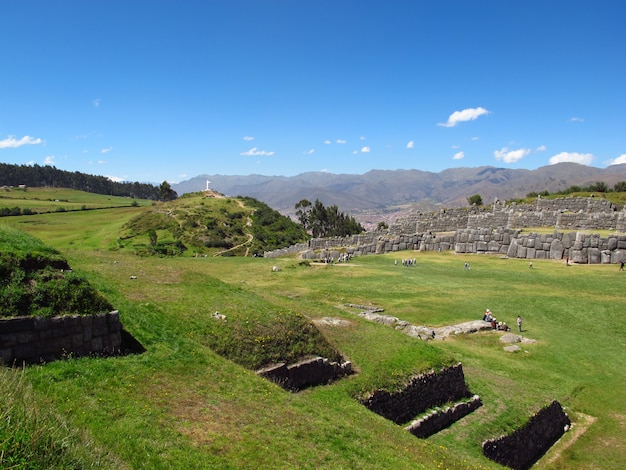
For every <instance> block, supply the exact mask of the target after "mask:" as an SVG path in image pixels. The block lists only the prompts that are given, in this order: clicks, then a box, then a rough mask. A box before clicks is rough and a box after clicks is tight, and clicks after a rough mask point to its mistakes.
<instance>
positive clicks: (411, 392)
mask: <svg viewBox="0 0 626 470" xmlns="http://www.w3.org/2000/svg"><path fill="white" fill-rule="evenodd" d="M470 396H471V395H470V393H469V390H468V389H467V386H466V385H465V376H464V375H463V367H462V365H461V364H460V363H459V364H456V365H455V366H452V367H448V368H446V369H443V370H441V371H440V372H431V373H428V374H422V375H419V376H417V377H414V378H413V380H411V382H410V383H409V384H408V385H407V386H406V387H405V388H404V389H403V390H401V391H399V392H388V391H386V390H377V391H375V392H373V393H372V394H371V395H370V396H369V397H368V398H366V399H364V400H362V402H361V403H363V405H365V407H367V408H368V409H369V410H371V411H373V412H374V413H377V414H379V415H381V416H383V417H385V418H387V419H389V420H391V421H393V422H394V423H396V424H402V423H406V422H408V421H409V420H411V419H412V418H414V417H415V416H417V415H419V414H420V413H423V412H424V411H426V410H427V409H429V408H432V407H434V406H439V405H443V404H445V403H448V402H451V401H456V400H460V399H462V398H469V397H470Z"/></svg>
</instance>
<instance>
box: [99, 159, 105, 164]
mask: <svg viewBox="0 0 626 470" xmlns="http://www.w3.org/2000/svg"><path fill="white" fill-rule="evenodd" d="M104 164H106V160H98V165H104Z"/></svg>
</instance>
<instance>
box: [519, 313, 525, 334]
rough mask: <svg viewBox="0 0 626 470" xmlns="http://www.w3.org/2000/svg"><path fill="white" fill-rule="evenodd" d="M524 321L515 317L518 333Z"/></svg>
mask: <svg viewBox="0 0 626 470" xmlns="http://www.w3.org/2000/svg"><path fill="white" fill-rule="evenodd" d="M523 321H524V320H522V317H521V316H520V315H518V316H517V329H518V330H519V332H520V333H521V332H522V322H523Z"/></svg>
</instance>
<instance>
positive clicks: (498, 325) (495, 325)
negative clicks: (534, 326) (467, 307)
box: [483, 309, 524, 333]
mask: <svg viewBox="0 0 626 470" xmlns="http://www.w3.org/2000/svg"><path fill="white" fill-rule="evenodd" d="M483 321H486V322H489V323H491V328H492V329H494V330H499V331H511V328H510V327H509V325H507V324H506V322H503V321H498V319H497V318H496V317H495V316H493V315H492V313H491V310H489V309H487V310H485V314H484V315H483ZM523 321H524V320H523V319H522V317H521V316H520V315H518V316H517V329H518V331H519V332H520V333H521V332H522V322H523Z"/></svg>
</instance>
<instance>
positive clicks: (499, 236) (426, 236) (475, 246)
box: [264, 197, 626, 264]
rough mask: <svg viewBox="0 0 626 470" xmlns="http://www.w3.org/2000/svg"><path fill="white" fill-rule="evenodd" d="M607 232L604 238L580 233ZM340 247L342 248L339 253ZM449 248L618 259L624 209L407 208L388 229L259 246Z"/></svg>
mask: <svg viewBox="0 0 626 470" xmlns="http://www.w3.org/2000/svg"><path fill="white" fill-rule="evenodd" d="M529 227H536V228H538V227H549V228H553V229H554V232H553V233H552V234H538V233H534V232H529V233H526V232H524V233H523V232H522V230H523V229H525V228H529ZM583 230H584V231H593V230H611V231H615V232H616V233H615V234H610V235H608V236H605V237H602V236H600V235H598V234H591V233H582V232H581V231H583ZM339 250H341V251H339ZM404 250H416V251H444V250H445V251H447V250H454V251H455V252H456V253H472V254H500V255H505V256H508V257H511V258H525V259H552V260H562V259H569V261H571V262H573V263H581V264H587V263H589V264H600V263H602V264H609V263H619V262H620V261H622V260H625V259H626V255H625V253H624V251H625V250H626V210H624V207H623V206H618V205H616V204H612V203H610V202H608V201H606V200H604V199H600V198H595V197H588V198H581V197H568V198H561V199H552V200H548V199H540V198H539V199H537V201H536V203H534V204H516V203H512V204H510V205H507V204H494V205H493V206H492V207H491V208H490V209H484V208H479V207H476V206H472V207H470V208H463V209H442V210H441V211H439V212H433V213H428V214H422V213H413V214H411V215H409V216H407V217H405V218H402V219H398V221H397V223H396V224H394V225H392V226H391V227H390V228H389V230H385V231H375V232H368V233H363V234H359V235H352V236H348V237H334V238H315V239H311V240H309V241H308V242H307V243H299V244H296V245H292V246H290V247H288V248H283V249H280V250H275V251H271V252H265V254H264V256H265V257H269V258H273V257H279V256H286V255H294V254H300V255H301V257H302V258H304V259H310V260H315V259H325V258H331V257H332V258H334V259H335V260H336V259H338V257H339V255H340V254H341V253H342V252H345V253H347V254H350V255H353V256H359V255H366V254H382V253H392V252H396V251H404Z"/></svg>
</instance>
